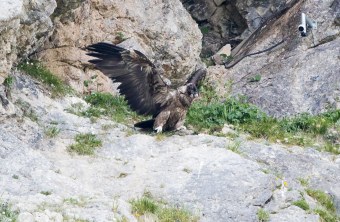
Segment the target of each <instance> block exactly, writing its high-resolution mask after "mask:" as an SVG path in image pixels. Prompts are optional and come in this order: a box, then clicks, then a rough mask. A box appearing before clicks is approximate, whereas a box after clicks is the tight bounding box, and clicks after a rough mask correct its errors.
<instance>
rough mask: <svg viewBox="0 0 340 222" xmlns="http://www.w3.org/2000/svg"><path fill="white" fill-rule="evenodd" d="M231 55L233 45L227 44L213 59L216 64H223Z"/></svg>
mask: <svg viewBox="0 0 340 222" xmlns="http://www.w3.org/2000/svg"><path fill="white" fill-rule="evenodd" d="M230 55H231V45H230V44H227V45H225V46H223V47H222V48H221V49H220V50H219V51H218V52H217V53H216V54H215V55H213V57H212V58H213V60H214V62H215V63H216V64H218V65H222V64H224V62H225V61H226V60H227V58H228V57H229V56H230Z"/></svg>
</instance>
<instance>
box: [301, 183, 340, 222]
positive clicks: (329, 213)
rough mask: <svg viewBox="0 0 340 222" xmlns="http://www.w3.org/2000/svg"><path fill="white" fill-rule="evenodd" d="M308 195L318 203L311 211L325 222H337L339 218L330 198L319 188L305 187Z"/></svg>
mask: <svg viewBox="0 0 340 222" xmlns="http://www.w3.org/2000/svg"><path fill="white" fill-rule="evenodd" d="M306 192H307V194H308V195H309V196H311V197H313V198H314V199H315V200H317V202H318V203H319V204H320V206H319V207H317V208H316V209H314V210H313V211H314V212H315V213H317V214H319V216H320V217H321V218H322V219H323V221H326V222H337V221H338V220H339V219H340V218H339V217H338V216H337V215H336V208H335V205H334V203H333V200H332V198H331V197H330V196H329V195H328V194H326V193H325V192H323V191H321V190H313V189H306Z"/></svg>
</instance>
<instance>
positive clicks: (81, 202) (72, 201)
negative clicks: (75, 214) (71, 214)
mask: <svg viewBox="0 0 340 222" xmlns="http://www.w3.org/2000/svg"><path fill="white" fill-rule="evenodd" d="M63 202H64V203H65V204H69V205H73V206H78V207H84V206H86V203H87V200H86V198H85V197H80V198H73V197H70V198H65V199H64V201H63Z"/></svg>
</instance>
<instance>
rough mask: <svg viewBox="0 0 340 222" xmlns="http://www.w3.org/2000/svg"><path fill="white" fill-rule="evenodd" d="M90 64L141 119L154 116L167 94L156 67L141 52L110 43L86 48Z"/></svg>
mask: <svg viewBox="0 0 340 222" xmlns="http://www.w3.org/2000/svg"><path fill="white" fill-rule="evenodd" d="M87 50H88V51H89V53H87V55H89V56H92V57H95V59H92V60H89V62H90V63H92V64H94V66H95V67H96V68H98V69H99V70H100V71H101V72H102V73H103V74H105V75H106V76H108V77H109V78H110V79H112V81H113V82H119V83H121V84H120V85H119V86H118V89H119V90H120V93H121V94H123V95H124V96H125V99H126V100H127V101H128V104H129V106H130V107H131V109H132V110H134V111H136V112H137V113H138V114H141V115H154V116H155V115H157V114H158V112H159V107H160V106H161V104H164V101H165V100H166V99H167V94H168V92H169V88H168V86H167V85H166V84H165V83H164V82H163V80H162V78H161V77H160V75H159V74H158V73H157V70H156V67H155V65H154V64H153V63H152V62H151V61H150V60H149V59H148V58H147V57H146V56H145V55H144V54H143V53H141V52H139V51H137V50H127V49H124V48H121V47H119V46H116V45H113V44H109V43H104V42H101V43H96V44H93V45H90V46H88V47H87Z"/></svg>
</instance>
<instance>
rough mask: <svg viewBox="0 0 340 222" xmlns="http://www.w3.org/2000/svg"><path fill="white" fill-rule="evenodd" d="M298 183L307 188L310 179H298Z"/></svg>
mask: <svg viewBox="0 0 340 222" xmlns="http://www.w3.org/2000/svg"><path fill="white" fill-rule="evenodd" d="M298 181H299V182H300V184H301V186H304V187H307V186H308V185H309V181H308V179H305V178H298Z"/></svg>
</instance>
